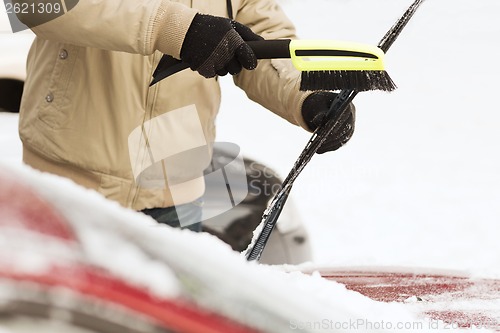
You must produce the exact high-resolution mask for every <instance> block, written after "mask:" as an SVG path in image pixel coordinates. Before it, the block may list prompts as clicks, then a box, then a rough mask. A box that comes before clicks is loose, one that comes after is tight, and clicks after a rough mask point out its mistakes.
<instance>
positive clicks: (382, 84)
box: [300, 70, 396, 91]
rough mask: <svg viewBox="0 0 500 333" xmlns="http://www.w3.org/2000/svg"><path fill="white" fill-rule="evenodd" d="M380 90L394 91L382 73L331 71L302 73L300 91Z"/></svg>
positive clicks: (391, 82) (393, 87)
mask: <svg viewBox="0 0 500 333" xmlns="http://www.w3.org/2000/svg"><path fill="white" fill-rule="evenodd" d="M344 89H346V90H356V91H369V90H382V91H393V90H395V89H396V85H395V84H394V81H392V79H391V77H390V76H389V74H388V73H387V72H386V71H384V70H380V71H373V70H370V71H368V70H366V71H360V70H331V71H305V72H302V75H301V81H300V90H302V91H310V90H344Z"/></svg>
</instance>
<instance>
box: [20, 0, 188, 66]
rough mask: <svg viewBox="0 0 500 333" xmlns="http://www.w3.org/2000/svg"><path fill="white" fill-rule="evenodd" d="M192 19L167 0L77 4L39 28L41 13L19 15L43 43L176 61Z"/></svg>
mask: <svg viewBox="0 0 500 333" xmlns="http://www.w3.org/2000/svg"><path fill="white" fill-rule="evenodd" d="M38 1H39V0H13V2H14V3H19V4H21V3H26V2H28V3H30V2H32V3H35V4H36V3H37V2H38ZM195 14H196V10H194V9H191V8H189V7H187V6H184V5H182V4H179V3H176V2H173V1H169V0H152V1H148V0H80V1H78V3H77V4H76V6H75V7H74V8H73V9H71V10H69V11H68V12H66V13H65V14H63V15H61V16H59V17H57V18H54V19H52V20H49V21H47V22H46V23H42V24H38V22H39V21H40V16H39V15H40V14H34V13H30V12H27V13H24V14H23V13H20V14H18V15H17V16H18V18H19V20H20V21H21V22H22V23H24V24H26V25H27V26H28V27H30V28H31V30H32V31H33V32H34V33H35V34H36V35H37V37H39V38H42V39H47V40H54V41H58V42H62V43H70V44H75V45H79V46H85V47H93V48H100V49H105V50H110V51H122V52H129V53H136V54H142V55H149V54H152V53H153V52H154V51H156V50H159V51H161V52H162V53H167V54H170V55H172V56H174V57H176V58H179V57H180V49H181V46H182V42H183V40H184V36H185V35H186V32H187V30H188V28H189V25H190V24H191V21H192V20H193V17H194V15H195Z"/></svg>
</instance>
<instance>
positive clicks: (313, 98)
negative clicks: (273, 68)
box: [302, 91, 356, 154]
mask: <svg viewBox="0 0 500 333" xmlns="http://www.w3.org/2000/svg"><path fill="white" fill-rule="evenodd" d="M336 96H337V94H336V93H333V92H327V91H318V92H314V93H312V94H311V95H309V96H307V97H306V99H305V100H304V103H303V104H302V117H303V118H304V120H305V122H306V124H307V126H309V129H311V130H312V131H314V130H315V129H316V128H317V127H319V126H320V125H321V124H323V123H324V122H325V121H326V119H325V117H326V114H327V112H328V110H329V109H330V105H331V104H332V102H333V100H334V99H335V97H336ZM348 108H349V110H347V112H345V113H344V116H343V117H342V118H341V119H340V123H341V124H342V126H341V127H340V129H339V130H337V131H334V132H332V133H330V135H329V136H328V137H327V139H326V141H325V142H324V143H323V144H322V145H321V147H319V149H318V151H317V153H318V154H323V153H326V152H328V151H334V150H337V149H339V148H340V147H342V146H343V145H344V144H346V143H347V141H349V139H350V138H351V136H352V135H353V133H354V122H355V120H356V109H355V108H354V105H353V104H352V103H351V104H349V106H348Z"/></svg>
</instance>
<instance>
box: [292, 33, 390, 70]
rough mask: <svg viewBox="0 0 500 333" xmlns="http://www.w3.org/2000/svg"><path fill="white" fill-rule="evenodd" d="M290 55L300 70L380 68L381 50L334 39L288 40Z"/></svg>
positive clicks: (381, 65) (381, 60)
mask: <svg viewBox="0 0 500 333" xmlns="http://www.w3.org/2000/svg"><path fill="white" fill-rule="evenodd" d="M290 56H291V58H292V62H293V64H294V66H295V67H296V68H297V69H298V70H300V71H326V70H354V71H365V70H372V71H383V70H385V67H384V56H385V54H384V52H383V51H382V50H381V49H379V48H378V47H377V46H373V45H369V44H362V43H354V42H346V41H336V40H292V41H291V42H290Z"/></svg>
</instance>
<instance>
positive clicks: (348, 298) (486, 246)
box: [0, 0, 500, 332]
mask: <svg viewBox="0 0 500 333" xmlns="http://www.w3.org/2000/svg"><path fill="white" fill-rule="evenodd" d="M280 2H281V3H282V5H283V7H284V9H285V10H286V11H287V13H288V14H289V16H290V17H291V18H292V19H293V21H294V22H295V23H296V25H297V28H298V31H299V35H300V36H301V37H302V38H310V39H319V38H324V39H348V40H355V41H360V42H369V43H373V44H376V43H377V42H378V41H379V39H380V38H381V37H382V36H383V34H384V33H385V31H386V30H387V29H388V28H389V27H390V26H391V25H392V24H393V23H394V21H395V20H396V19H397V18H398V17H399V16H400V15H401V14H402V12H403V11H404V9H405V8H406V7H407V6H408V5H409V4H410V3H411V1H402V0H380V1H373V0H356V1H354V0H351V1H348V0H309V1H307V2H305V1H299V0H281V1H280ZM498 13H500V2H499V1H498V0H481V1H467V0H433V1H431V0H429V1H426V2H425V3H424V4H423V5H422V7H421V8H420V9H419V12H418V13H417V14H416V16H415V17H414V19H413V20H412V22H410V24H409V25H408V27H407V28H406V30H405V31H404V32H403V34H402V35H401V36H400V38H399V39H398V41H397V42H396V43H395V44H394V45H393V47H392V49H391V50H390V51H389V53H388V55H387V66H388V72H389V74H391V76H392V77H393V79H394V80H395V82H396V83H397V84H398V86H399V89H398V90H397V91H395V92H393V93H391V94H387V93H381V92H370V93H362V94H359V95H358V97H357V98H356V99H355V104H356V106H357V122H356V126H357V128H356V133H355V135H354V137H353V139H352V140H351V141H350V142H349V144H348V145H346V146H345V147H344V148H342V149H341V150H339V151H337V152H335V153H330V154H325V155H318V156H315V157H314V158H313V160H312V161H311V162H310V165H308V166H307V167H306V169H305V170H304V172H303V173H302V174H301V175H300V177H299V178H298V180H297V181H296V183H295V185H294V188H293V190H292V197H293V199H294V202H295V205H296V208H297V210H298V211H299V214H300V216H301V218H302V219H303V221H304V223H305V224H307V227H308V229H309V231H310V233H311V237H312V244H313V246H314V254H315V260H314V262H313V263H312V265H313V266H332V265H333V266H336V267H340V266H374V265H382V266H399V267H400V266H406V267H429V268H440V269H456V270H465V271H468V272H470V273H471V274H472V275H477V276H482V277H497V278H499V277H500V242H498V235H499V234H500V225H499V224H498V222H499V221H500V208H499V205H498V202H500V200H499V199H500V156H499V153H498V151H499V143H500V131H498V126H500V114H498V112H499V111H500V107H499V104H500V102H499V100H498V97H497V89H498V88H499V85H498V79H497V78H498V77H499V76H500V67H499V66H498V65H497V64H496V61H495V60H496V59H497V56H498V54H499V53H500V44H499V43H498V35H499V33H500V21H499V20H498V18H497V16H498ZM221 81H222V85H223V92H224V95H223V105H222V111H221V113H220V116H219V118H218V140H219V141H230V142H234V143H237V144H238V145H240V146H241V147H242V151H243V154H244V155H246V156H248V157H252V158H255V159H257V160H259V161H261V162H263V163H265V164H267V165H269V166H270V167H272V168H274V169H275V170H276V171H278V172H279V173H280V174H281V175H282V176H283V177H284V176H286V174H287V173H288V171H289V170H290V168H291V166H292V164H293V162H294V161H295V159H296V157H298V155H299V153H300V151H301V150H302V148H303V147H304V145H305V144H306V142H307V140H308V139H309V136H310V135H309V134H308V133H306V132H305V131H303V130H301V129H299V128H296V127H294V126H291V125H288V124H286V123H285V122H284V121H283V120H281V119H279V118H278V117H276V116H274V115H273V114H271V113H269V112H267V111H265V110H263V108H261V107H260V106H258V105H257V104H255V103H251V102H249V101H248V100H247V99H246V96H245V95H244V93H242V92H241V91H239V90H238V89H237V88H235V87H234V86H233V84H232V81H231V80H230V79H229V78H224V79H223V80H221ZM257 132H258V133H259V134H258V135H256V133H257ZM262 133H265V135H262ZM0 156H1V157H0V161H1V162H2V164H5V163H7V164H8V165H9V168H13V169H12V170H13V171H12V172H14V173H16V172H18V173H19V174H20V175H22V178H23V179H25V180H29V181H30V182H31V183H33V184H34V186H35V187H36V188H37V190H39V191H41V193H42V194H43V196H45V197H47V198H49V199H50V198H52V199H53V200H54V201H53V202H54V203H55V204H56V206H57V207H58V208H59V209H61V210H62V212H63V214H65V215H66V216H68V217H70V220H72V221H73V222H72V224H73V225H74V227H75V228H79V234H80V235H82V239H81V240H82V242H83V245H84V248H85V251H86V254H87V255H89V256H90V257H91V258H93V259H92V260H94V261H95V263H96V264H98V265H110V268H109V269H111V270H113V272H114V273H115V274H118V275H127V274H129V278H131V279H132V280H133V281H135V282H136V283H140V284H144V285H150V286H152V287H153V286H157V289H155V288H153V291H154V292H156V293H158V294H162V295H167V294H175V293H176V292H177V291H178V290H177V288H180V286H178V285H177V283H178V282H177V281H175V278H174V277H173V275H172V273H171V272H170V271H169V268H167V267H165V266H164V265H163V264H162V263H167V264H168V267H170V268H172V269H173V270H175V271H181V272H182V271H185V272H187V273H186V276H187V275H189V276H191V275H192V276H194V277H197V278H195V281H194V282H195V284H199V285H202V286H204V287H205V289H204V290H205V292H204V293H200V294H199V295H197V301H199V302H200V303H202V304H205V305H208V304H210V306H212V307H214V308H215V309H218V310H219V311H222V312H226V313H229V315H232V316H238V315H245V316H246V318H247V320H250V319H248V318H253V319H254V321H252V324H255V325H257V326H259V327H261V326H262V325H263V323H262V322H259V320H260V319H262V318H263V317H264V314H263V313H262V311H265V312H266V313H267V314H269V313H274V314H279V316H281V317H274V318H272V319H271V320H270V321H269V322H268V323H265V324H266V325H268V324H269V325H271V326H267V327H263V328H266V329H269V330H273V328H283V327H285V326H284V325H288V326H287V327H288V328H290V325H291V322H290V320H293V322H294V324H296V326H300V325H308V324H311V323H316V322H321V321H322V320H323V319H330V320H335V322H340V323H342V322H344V321H349V320H351V319H353V318H354V319H365V320H368V321H370V320H371V321H373V322H379V321H380V320H382V319H383V320H385V321H386V322H392V323H395V322H397V321H400V322H413V321H416V318H415V317H414V316H413V315H412V314H411V313H409V312H408V309H407V308H406V307H404V305H401V304H382V303H377V302H374V301H371V300H369V299H367V298H365V297H362V296H361V295H359V294H357V293H354V292H351V291H347V290H346V289H345V288H344V287H343V286H342V285H340V284H336V283H332V282H328V281H324V280H322V279H320V278H319V277H317V276H314V275H313V276H311V277H308V276H303V275H302V274H299V273H284V272H281V271H279V270H277V269H275V268H272V267H265V266H257V265H253V264H247V263H245V262H244V261H242V258H241V257H240V256H239V255H237V254H234V253H232V252H231V251H230V250H229V249H228V247H227V246H225V245H224V244H222V243H221V242H219V241H218V240H216V239H214V238H213V237H211V236H209V235H194V234H192V233H190V232H182V231H178V230H170V229H169V228H162V229H161V230H162V231H164V232H158V231H159V230H160V227H158V226H156V225H154V224H153V223H152V221H151V220H149V219H148V218H146V217H144V216H141V215H139V214H134V213H133V212H130V211H128V210H125V209H122V208H120V207H118V205H115V204H113V203H109V202H107V201H104V200H103V199H102V198H100V197H99V196H98V195H95V194H93V193H91V192H89V191H85V190H82V189H80V188H75V187H74V186H72V185H71V184H70V182H67V181H65V180H61V179H58V178H54V177H51V176H47V175H46V176H41V175H39V174H38V173H36V172H35V173H33V172H31V171H29V170H26V169H24V168H22V167H21V166H20V164H21V162H20V158H21V157H20V156H21V145H20V142H19V139H18V138H17V118H16V117H15V116H13V115H9V114H0ZM2 168H3V167H2ZM49 183H50V184H51V187H50V188H48V187H47V184H49ZM61 194H64V195H61ZM56 198H57V200H55V199H56ZM77 201H78V202H79V205H77V204H76V202H77ZM89 207H93V208H94V210H90V209H89ZM89 214H90V216H93V217H96V216H101V219H104V220H105V222H104V221H103V220H101V219H98V218H94V219H93V218H89ZM101 214H102V215H101ZM115 233H116V234H117V235H119V237H118V236H116V237H115V236H114V235H115ZM120 237H121V238H122V239H127V241H128V242H130V244H129V243H124V242H123V241H120ZM146 240H147V242H146ZM108 241H109V242H112V244H114V246H117V247H118V249H120V250H123V253H126V254H130V258H131V260H132V259H135V261H133V262H134V263H133V264H130V261H129V262H128V263H129V265H132V266H133V265H137V266H140V267H141V268H144V267H146V268H147V270H146V269H144V270H140V269H136V267H130V266H126V264H125V263H124V262H120V261H119V260H120V259H123V258H125V257H120V253H121V252H120V251H116V252H112V253H111V252H110V253H109V257H108V256H102V255H101V256H100V254H101V253H102V252H103V251H104V250H105V249H106V247H107V246H109V243H108ZM163 244H164V245H165V246H162V245H163ZM191 244H196V246H193V245H191ZM167 248H172V249H179V250H180V251H179V252H178V253H176V254H175V255H174V254H172V253H171V251H166V249H167ZM141 249H142V250H141ZM141 251H144V252H141ZM146 254H154V258H156V260H158V262H155V260H153V259H149V261H148V259H146V257H147V256H146ZM207 254H210V256H208V257H207ZM113 256H118V257H113ZM144 261H146V263H144ZM200 262H202V263H203V265H200ZM127 276H128V275H127ZM159 278H164V280H162V281H159ZM196 279H199V280H196ZM263 281H269V282H268V283H263ZM246 284H247V285H249V286H252V288H242V287H241V286H244V285H246ZM291 291H292V295H290V292H291ZM259 293H262V294H259ZM259 295H262V296H259ZM217 300H219V301H217ZM242 300H245V302H249V301H251V302H253V303H252V304H248V303H247V304H246V305H247V307H246V308H242V307H241V306H238V304H240V305H241V301H242ZM283 304H286V306H283ZM238 311H240V313H238ZM333 313H335V318H331V316H332V314H333ZM285 318H286V319H285ZM291 318H294V319H291ZM266 320H269V319H266ZM272 325H275V326H272ZM361 330H362V329H360V331H361ZM377 331H378V332H380V331H381V330H377ZM433 331H434V330H433ZM447 331H448V330H447Z"/></svg>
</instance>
